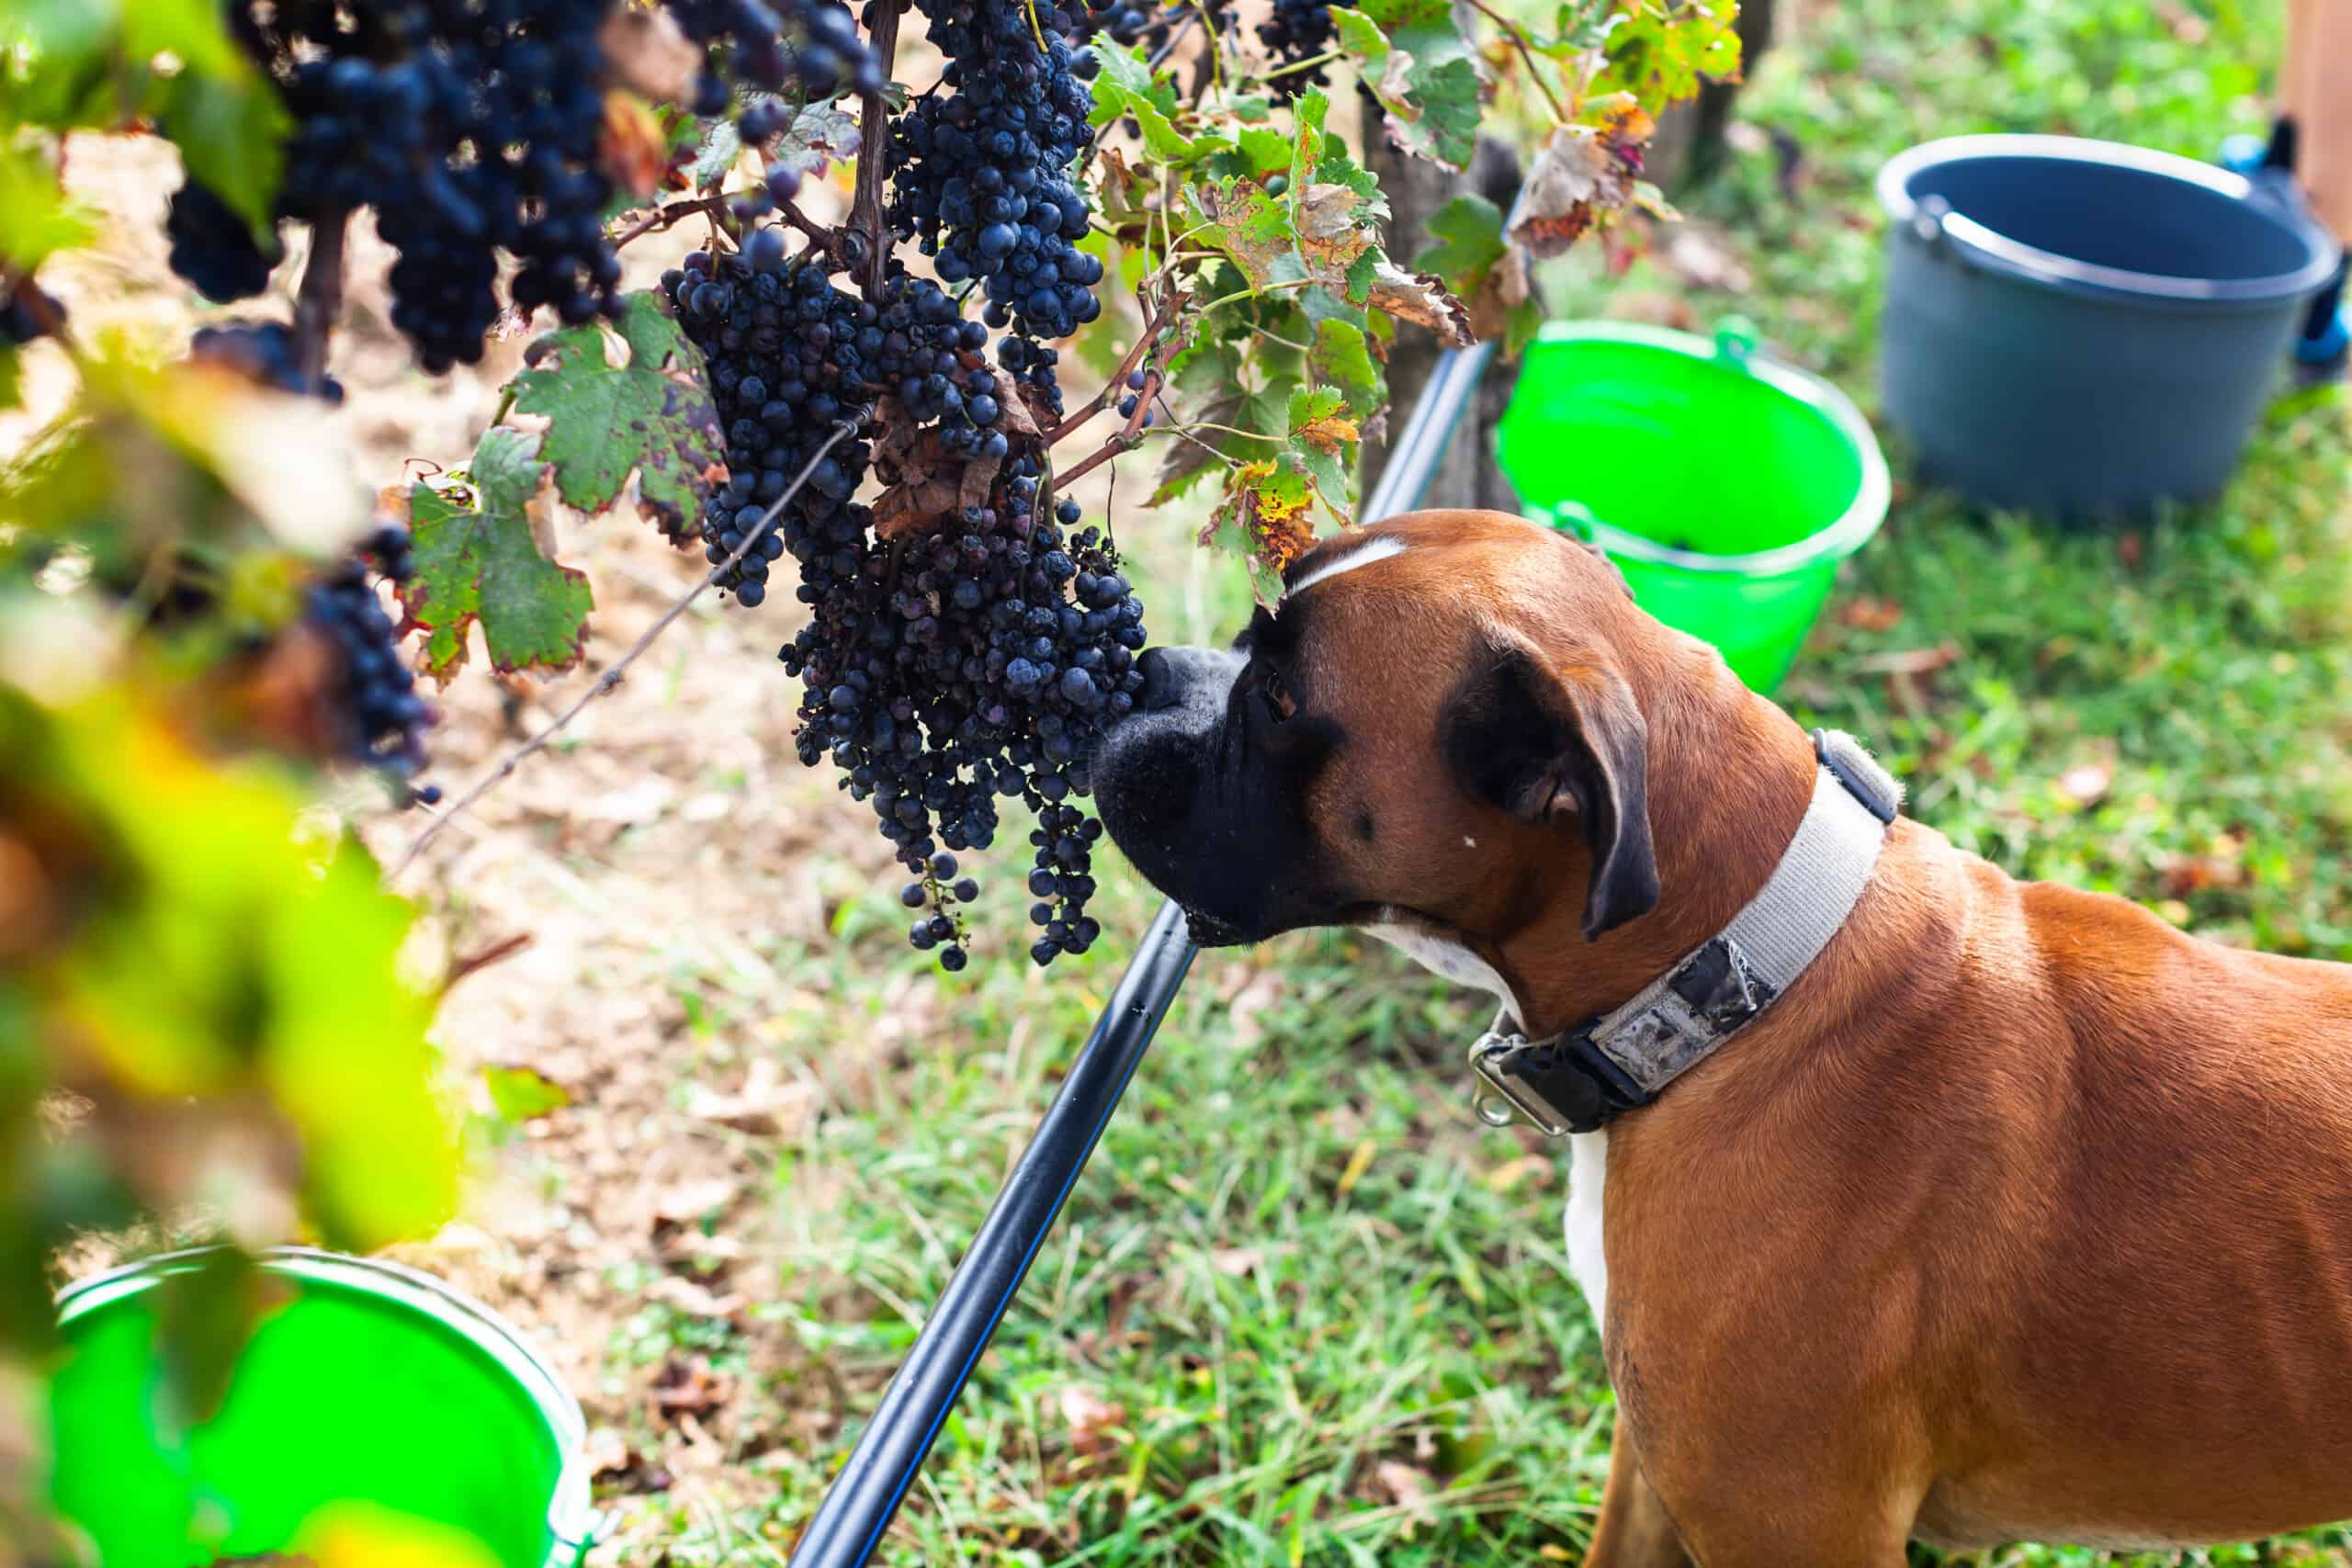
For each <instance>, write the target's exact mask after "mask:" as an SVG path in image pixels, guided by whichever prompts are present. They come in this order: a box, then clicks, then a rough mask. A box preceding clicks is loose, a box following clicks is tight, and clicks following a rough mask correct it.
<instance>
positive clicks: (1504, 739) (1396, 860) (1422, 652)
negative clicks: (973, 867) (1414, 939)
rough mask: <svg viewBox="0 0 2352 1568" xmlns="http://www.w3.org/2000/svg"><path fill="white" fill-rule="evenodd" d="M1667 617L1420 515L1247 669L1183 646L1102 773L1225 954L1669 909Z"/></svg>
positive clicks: (1177, 895) (1098, 779) (1504, 526)
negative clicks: (1315, 930) (1316, 933)
mask: <svg viewBox="0 0 2352 1568" xmlns="http://www.w3.org/2000/svg"><path fill="white" fill-rule="evenodd" d="M1661 635H1663V636H1666V637H1672V636H1673V635H1674V634H1670V633H1665V632H1664V629H1663V628H1662V627H1660V626H1658V625H1657V622H1655V621H1652V620H1651V619H1649V617H1647V616H1646V615H1642V614H1641V612H1639V611H1638V610H1636V609H1634V606H1633V604H1632V602H1631V600H1630V599H1629V598H1628V596H1627V594H1626V592H1625V588H1624V584H1623V580H1622V579H1621V578H1620V577H1619V576H1618V575H1617V574H1616V571H1615V570H1614V569H1613V568H1611V566H1609V565H1608V564H1607V562H1606V561H1605V560H1603V559H1602V558H1599V557H1597V556H1596V555H1595V554H1593V553H1592V552H1590V551H1589V550H1588V549H1586V548H1585V547H1582V546H1581V545H1579V544H1577V542H1575V541H1574V540H1572V539H1570V538H1568V537H1566V536H1563V535H1560V534H1558V533H1555V531H1553V530H1551V529H1548V528H1543V527H1539V526H1535V525H1531V524H1529V523H1526V522H1523V521H1521V520H1520V519H1518V518H1514V517H1510V516H1507V515H1505V514H1503V513H1483V512H1428V513H1413V514H1411V515H1408V516H1405V517H1401V518H1397V519H1396V520H1394V521H1392V522H1388V523H1384V524H1381V525H1377V526H1374V527H1370V528H1365V529H1361V530H1356V531H1352V532H1350V533H1348V534H1345V535H1342V536H1338V537H1336V538H1333V539H1329V540H1327V541H1326V542H1324V543H1323V544H1322V545H1320V546H1318V547H1317V548H1315V549H1314V550H1311V551H1309V552H1308V553H1307V554H1306V555H1305V556H1303V557H1302V558H1300V559H1299V560H1298V561H1297V562H1296V563H1295V565H1294V566H1293V567H1292V568H1291V570H1290V571H1289V572H1288V573H1286V574H1285V588H1284V592H1283V597H1282V600H1281V602H1280V603H1279V604H1277V605H1275V606H1274V607H1273V608H1272V610H1268V609H1265V608H1263V607H1261V608H1260V609H1259V610H1258V612H1257V614H1256V615H1255V616H1254V617H1253V618H1252V620H1251V622H1250V626H1249V629H1248V630H1246V631H1245V632H1244V633H1243V634H1242V635H1241V637H1240V638H1239V639H1238V641H1237V642H1236V644H1235V646H1234V649H1233V650H1232V651H1230V652H1216V651H1212V650H1209V649H1182V648H1179V649H1154V650H1153V651H1151V652H1149V653H1147V654H1146V655H1145V656H1144V659H1143V661H1142V666H1141V668H1142V670H1143V671H1144V676H1145V680H1146V685H1145V688H1144V692H1143V694H1142V697H1141V699H1140V701H1139V703H1138V705H1137V707H1136V712H1135V714H1134V715H1133V716H1130V717H1129V718H1128V719H1127V720H1126V721H1125V723H1123V724H1122V725H1120V726H1119V727H1118V728H1116V729H1114V731H1113V732H1112V734H1111V736H1110V738H1109V739H1108V740H1106V741H1105V742H1104V743H1103V750H1101V752H1100V753H1099V754H1098V755H1097V757H1096V758H1095V761H1094V764H1093V776H1094V788H1095V793H1096V795H1097V797H1098V800H1099V803H1100V806H1101V808H1102V813H1103V823H1104V825H1105V827H1106V828H1107V829H1109V831H1110V834H1111V837H1112V839H1113V840H1114V841H1115V842H1116V843H1117V844H1118V846H1119V848H1120V849H1121V850H1122V851H1124V852H1125V853H1126V855H1127V857H1128V858H1129V859H1130V860H1132V861H1133V862H1134V863H1136V867H1137V868H1138V869H1140V870H1141V871H1142V872H1143V874H1145V875H1146V876H1148V878H1150V879H1151V881H1152V882H1153V883H1154V884H1155V885H1156V886H1159V888H1160V890H1161V891H1163V892H1165V893H1166V894H1168V895H1169V896H1170V897H1172V898H1174V899H1175V900H1176V901H1177V902H1178V903H1179V904H1181V905H1182V906H1183V907H1184V908H1185V909H1186V910H1187V911H1188V912H1189V913H1190V914H1191V915H1192V917H1193V929H1194V931H1195V933H1196V934H1197V935H1199V936H1200V937H1201V938H1203V939H1204V940H1206V941H1212V942H1250V941H1256V940H1258V939H1261V938H1263V937H1266V936H1271V935H1272V934H1273V933H1275V932H1277V931H1292V930H1295V929H1298V928H1300V927H1303V926H1314V925H1346V924H1358V923H1366V922H1372V921H1381V920H1390V919H1399V918H1402V919H1408V920H1416V919H1417V920H1419V921H1422V922H1427V923H1430V924H1434V925H1438V926H1442V927H1446V928H1449V929H1453V930H1457V931H1492V932H1499V931H1507V930H1511V929H1516V928H1517V927H1520V926H1523V925H1524V924H1526V923H1527V922H1528V921H1529V920H1530V919H1533V918H1534V916H1535V914H1536V910H1535V909H1534V908H1532V903H1533V902H1534V901H1542V902H1545V903H1553V902H1555V901H1556V900H1557V899H1559V898H1560V897H1562V896H1563V889H1564V888H1565V889H1566V896H1568V897H1572V898H1578V899H1580V900H1581V912H1580V915H1579V923H1580V925H1581V929H1582V931H1583V932H1584V934H1585V936H1586V937H1588V938H1591V937H1597V936H1599V935H1600V933H1601V932H1603V931H1609V930H1610V929H1611V928H1612V927H1615V926H1618V925H1621V924H1623V922H1625V921H1628V920H1632V919H1635V918H1637V917H1638V916H1640V915H1642V914H1644V913H1645V912H1646V911H1648V910H1649V909H1650V908H1651V907H1652V906H1653V905H1655V904H1656V903H1657V897H1658V875H1657V863H1656V858H1655V855H1654V853H1653V850H1652V846H1651V839H1650V815H1649V808H1648V802H1647V791H1646V780H1647V775H1648V769H1649V755H1648V753H1649V735H1648V728H1647V726H1646V724H1645V718H1644V713H1643V707H1642V704H1641V702H1640V700H1639V699H1638V697H1637V687H1638V686H1639V685H1641V684H1645V683H1646V682H1644V681H1641V680H1636V679H1629V676H1637V675H1638V674H1639V671H1640V670H1641V669H1642V668H1644V667H1645V666H1644V665H1643V662H1642V661H1643V659H1644V657H1645V653H1644V650H1645V649H1647V650H1649V656H1650V657H1651V658H1652V659H1653V660H1654V658H1655V650H1656V649H1657V646H1658V644H1657V638H1658V637H1660V636H1661Z"/></svg>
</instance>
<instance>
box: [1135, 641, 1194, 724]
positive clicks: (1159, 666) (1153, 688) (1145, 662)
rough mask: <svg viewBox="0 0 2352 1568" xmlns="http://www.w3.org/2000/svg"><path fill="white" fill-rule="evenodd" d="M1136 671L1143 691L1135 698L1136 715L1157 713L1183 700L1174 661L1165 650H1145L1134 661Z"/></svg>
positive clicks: (1180, 683)
mask: <svg viewBox="0 0 2352 1568" xmlns="http://www.w3.org/2000/svg"><path fill="white" fill-rule="evenodd" d="M1136 671H1137V672H1138V673H1139V674H1141V675H1142V676H1143V690H1142V691H1141V692H1140V693H1138V694H1136V711H1137V712H1138V713H1157V712H1159V710H1160V709H1162V708H1172V707H1174V706H1175V705H1177V704H1178V703H1179V702H1182V700H1183V692H1182V684H1183V683H1182V681H1180V680H1179V679H1178V678H1177V676H1178V672H1177V669H1176V661H1175V660H1172V659H1170V658H1169V657H1168V650H1167V649H1164V648H1147V649H1144V650H1143V654H1142V657H1140V658H1138V659H1137V660H1136Z"/></svg>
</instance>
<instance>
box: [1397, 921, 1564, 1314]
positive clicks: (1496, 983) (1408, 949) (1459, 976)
mask: <svg viewBox="0 0 2352 1568" xmlns="http://www.w3.org/2000/svg"><path fill="white" fill-rule="evenodd" d="M1363 929H1364V930H1365V931H1367V932H1369V933H1370V934H1372V935H1374V936H1376V937H1378V938H1379V939H1380V940H1381V941H1383V942H1386V943H1387V944H1388V945H1389V946H1391V947H1393V948H1396V949H1397V951H1398V952H1400V953H1404V954H1405V956H1406V957H1408V958H1410V959H1411V960H1412V961H1413V962H1414V963H1416V964H1419V965H1420V966H1421V967H1422V968H1424V969H1427V970H1429V971H1430V973H1432V974H1435V975H1439V976H1443V977H1444V978H1446V979H1448V980H1451V981H1453V983H1454V984H1455V985H1457V986H1476V987H1478V988H1480V989H1481V990H1485V991H1488V992H1491V993H1492V994H1493V996H1494V998H1495V1000H1496V1001H1497V1002H1498V1003H1500V1004H1501V1005H1502V1006H1504V1007H1510V1006H1511V1005H1512V1003H1511V995H1510V987H1509V986H1508V985H1506V984H1504V982H1503V977H1502V976H1500V975H1498V974H1496V973H1495V971H1494V967H1493V966H1492V965H1491V964H1487V961H1486V960H1485V959H1483V958H1480V957H1479V956H1478V955H1477V954H1476V953H1473V952H1471V951H1470V950H1469V949H1468V948H1466V947H1464V946H1463V945H1462V944H1461V943H1460V942H1449V941H1447V940H1446V939H1445V938H1444V937H1442V936H1440V935H1438V934H1437V933H1436V932H1434V931H1429V930H1427V929H1425V928H1423V927H1420V926H1415V925H1410V924H1408V923H1406V922H1404V921H1401V920H1385V921H1382V922H1380V923H1378V924H1375V925H1369V926H1366V927H1364V928H1363ZM1608 1175H1609V1134H1608V1132H1607V1130H1606V1129H1603V1130H1602V1131H1600V1132H1598V1133H1576V1134H1570V1135H1569V1138H1568V1208H1567V1213H1566V1231H1567V1243H1568V1271H1569V1272H1570V1273H1571V1274H1573V1275H1575V1276H1576V1281H1577V1289H1578V1290H1580V1291H1582V1292H1584V1300H1585V1305H1587V1306H1588V1307H1589V1308H1591V1309H1592V1321H1593V1322H1594V1324H1595V1325H1605V1324H1606V1323H1607V1322H1608V1320H1609V1259H1608V1258H1606V1257H1605V1256H1603V1255H1602V1253H1601V1250H1600V1224H1601V1201H1600V1199H1601V1191H1600V1190H1601V1186H1602V1183H1603V1182H1604V1181H1605V1180H1606V1179H1607V1178H1608Z"/></svg>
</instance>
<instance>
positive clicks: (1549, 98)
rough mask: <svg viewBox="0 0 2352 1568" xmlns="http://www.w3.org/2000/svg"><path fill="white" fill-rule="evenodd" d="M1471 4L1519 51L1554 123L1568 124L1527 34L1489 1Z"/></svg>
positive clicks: (1481, 0)
mask: <svg viewBox="0 0 2352 1568" xmlns="http://www.w3.org/2000/svg"><path fill="white" fill-rule="evenodd" d="M1469 4H1470V8H1471V9H1472V10H1474V11H1476V12H1477V13H1478V14H1479V15H1480V16H1482V17H1486V18H1487V20H1488V21H1490V22H1492V23H1494V24H1495V26H1497V27H1498V28H1502V30H1503V37H1505V38H1507V39H1510V45H1511V47H1512V48H1513V49H1516V50H1517V51H1519V58H1520V59H1521V62H1524V63H1525V64H1526V66H1527V79H1528V80H1529V81H1531V82H1532V83H1534V84H1535V90H1536V91H1537V92H1539V93H1541V94H1543V95H1544V102H1545V103H1547V104H1549V105H1550V106H1551V107H1552V120H1553V123H1554V124H1555V125H1566V124H1567V123H1568V111H1567V110H1566V109H1564V108H1562V107H1560V100H1559V99H1558V98H1556V97H1555V96H1553V95H1552V85H1551V84H1550V83H1548V82H1546V81H1544V73H1543V71H1542V70H1541V69H1540V68H1539V67H1538V66H1537V65H1536V63H1535V51H1533V50H1532V49H1530V48H1529V47H1528V43H1527V34H1526V33H1525V32H1524V31H1522V30H1521V28H1520V25H1519V24H1518V23H1517V22H1514V21H1512V20H1511V19H1510V17H1506V16H1504V15H1503V14H1502V13H1501V12H1499V11H1498V10H1496V9H1495V8H1494V7H1493V6H1489V5H1487V0H1469Z"/></svg>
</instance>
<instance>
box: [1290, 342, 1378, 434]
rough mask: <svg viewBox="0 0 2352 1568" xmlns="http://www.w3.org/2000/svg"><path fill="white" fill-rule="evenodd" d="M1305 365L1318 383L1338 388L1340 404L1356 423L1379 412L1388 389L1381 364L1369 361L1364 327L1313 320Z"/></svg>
mask: <svg viewBox="0 0 2352 1568" xmlns="http://www.w3.org/2000/svg"><path fill="white" fill-rule="evenodd" d="M1306 367H1307V369H1308V370H1309V371H1310V372H1311V373H1312V374H1313V375H1314V378H1315V379H1316V382H1317V384H1318V385H1321V386H1326V387H1332V388H1336V389H1338V391H1339V394H1340V404H1341V406H1342V407H1344V408H1345V409H1346V410H1347V412H1348V413H1349V414H1350V415H1351V417H1352V418H1353V419H1354V420H1355V421H1356V423H1358V424H1363V423H1365V422H1367V421H1369V420H1370V419H1372V418H1373V417H1374V415H1375V414H1377V413H1379V412H1380V406H1381V404H1382V402H1383V401H1385V399H1386V395H1387V392H1386V389H1385V387H1384V386H1383V385H1382V382H1381V376H1380V367H1378V366H1376V365H1374V363H1373V362H1372V351H1371V348H1370V346H1369V344H1367V343H1366V341H1365V338H1364V332H1363V328H1362V327H1360V326H1358V325H1356V324H1355V323H1354V322H1352V321H1337V320H1333V319H1330V318H1326V319H1325V320H1323V321H1317V322H1316V323H1315V343H1314V345H1313V346H1312V347H1311V348H1310V349H1309V350H1308V352H1307V355H1306Z"/></svg>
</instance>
